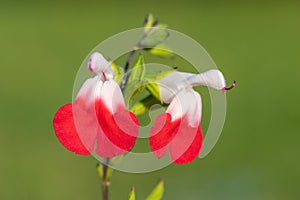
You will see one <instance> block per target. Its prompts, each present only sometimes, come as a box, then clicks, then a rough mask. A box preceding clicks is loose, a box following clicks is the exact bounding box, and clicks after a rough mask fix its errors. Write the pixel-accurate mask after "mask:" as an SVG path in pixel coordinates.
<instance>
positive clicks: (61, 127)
mask: <svg viewBox="0 0 300 200" xmlns="http://www.w3.org/2000/svg"><path fill="white" fill-rule="evenodd" d="M72 108H73V106H72V104H66V105H64V106H62V107H61V108H60V109H59V110H58V111H57V112H56V114H55V116H54V120H53V126H54V130H55V134H56V136H57V138H58V140H59V141H60V143H61V144H62V145H63V146H64V147H65V148H67V149H68V150H70V151H72V152H74V153H76V154H81V155H89V154H90V151H89V150H88V149H87V148H86V145H84V144H83V142H82V139H81V138H80V137H79V135H78V132H77V127H76V126H75V123H74V118H73V109H72Z"/></svg>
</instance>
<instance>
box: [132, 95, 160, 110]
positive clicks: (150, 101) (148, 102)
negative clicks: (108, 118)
mask: <svg viewBox="0 0 300 200" xmlns="http://www.w3.org/2000/svg"><path fill="white" fill-rule="evenodd" d="M159 103H160V101H158V100H157V98H156V97H154V96H153V95H149V96H148V97H146V98H144V99H142V100H141V101H139V102H136V103H135V104H134V105H133V106H132V107H131V108H130V112H133V113H134V114H135V115H141V114H143V113H145V112H148V111H149V109H150V108H151V106H152V105H154V104H159Z"/></svg>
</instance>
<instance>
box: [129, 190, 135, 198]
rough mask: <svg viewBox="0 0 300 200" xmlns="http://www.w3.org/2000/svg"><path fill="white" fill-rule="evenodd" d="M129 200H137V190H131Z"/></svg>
mask: <svg viewBox="0 0 300 200" xmlns="http://www.w3.org/2000/svg"><path fill="white" fill-rule="evenodd" d="M128 200H135V189H134V187H132V188H131V190H130V193H129V196H128Z"/></svg>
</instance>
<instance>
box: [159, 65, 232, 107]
mask: <svg viewBox="0 0 300 200" xmlns="http://www.w3.org/2000/svg"><path fill="white" fill-rule="evenodd" d="M157 83H158V85H159V89H160V97H161V99H162V101H163V102H165V103H170V102H171V101H172V99H173V98H174V96H175V95H176V94H177V93H178V92H179V91H180V90H181V89H183V88H188V87H193V86H208V87H211V88H214V89H216V90H222V89H223V88H224V87H225V86H226V84H225V79H224V76H223V74H222V72H220V71H219V70H216V69H212V70H208V71H206V72H203V73H201V74H192V73H185V72H173V73H172V74H170V75H168V76H166V77H164V78H162V79H160V80H159V81H158V82H157Z"/></svg>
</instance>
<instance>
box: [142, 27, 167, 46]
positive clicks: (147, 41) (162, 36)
mask: <svg viewBox="0 0 300 200" xmlns="http://www.w3.org/2000/svg"><path fill="white" fill-rule="evenodd" d="M169 35H170V33H169V31H168V30H167V29H165V28H158V27H152V28H150V29H149V31H148V32H147V34H146V36H145V37H143V38H142V39H141V40H140V41H139V46H140V47H141V48H153V47H155V46H157V45H158V44H160V43H162V42H164V41H165V40H166V39H167V38H168V37H169Z"/></svg>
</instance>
